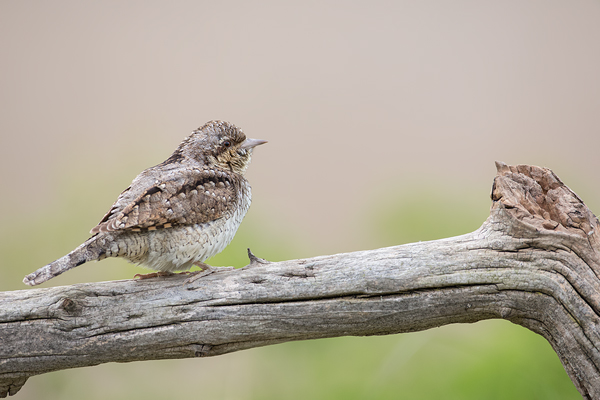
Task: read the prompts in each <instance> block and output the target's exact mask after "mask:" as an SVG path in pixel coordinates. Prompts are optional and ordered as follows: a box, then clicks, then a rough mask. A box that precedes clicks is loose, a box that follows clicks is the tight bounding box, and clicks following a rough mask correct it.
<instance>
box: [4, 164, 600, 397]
mask: <svg viewBox="0 0 600 400" xmlns="http://www.w3.org/2000/svg"><path fill="white" fill-rule="evenodd" d="M497 168H498V174H497V176H496V178H495V180H494V185H493V188H492V201H493V204H492V209H491V212H490V216H489V218H488V219H487V220H486V221H485V222H484V223H483V225H482V226H481V228H479V229H478V230H476V231H475V232H472V233H469V234H466V235H463V236H458V237H452V238H448V239H442V240H435V241H430V242H420V243H413V244H407V245H402V246H394V247H388V248H382V249H377V250H370V251H360V252H354V253H346V254H336V255H331V256H322V257H314V258H309V259H302V260H291V261H283V262H277V263H269V262H265V261H264V260H260V259H257V258H255V257H253V256H251V263H250V265H249V266H248V267H245V268H243V269H241V270H233V271H231V270H225V271H218V272H215V273H213V274H211V275H208V276H205V277H203V278H202V279H199V280H197V281H195V282H192V283H189V284H184V280H185V279H186V277H185V276H173V277H168V278H158V279H149V280H144V281H133V280H127V281H115V282H103V283H88V284H78V285H72V286H65V287H54V288H46V289H30V290H22V291H14V292H3V293H0V302H1V304H2V308H1V309H0V343H1V346H0V397H5V396H6V395H8V394H11V395H12V394H15V393H16V392H17V391H18V390H19V389H20V388H21V386H23V384H24V383H25V381H26V380H27V378H28V377H30V376H33V375H37V374H42V373H45V372H50V371H55V370H60V369H66V368H76V367H83V366H90V365H97V364H101V363H105V362H130V361H141V360H154V359H164V358H185V357H206V356H215V355H219V354H224V353H229V352H233V351H238V350H243V349H248V348H252V347H258V346H265V345H269V344H275V343H281V342H286V341H292V340H306V339H316V338H324V337H335V336H345V335H354V336H362V335H386V334H393V333H400V332H414V331H420V330H424V329H428V328H432V327H436V326H441V325H446V324H450V323H459V322H476V321H480V320H484V319H490V318H501V319H506V320H509V321H511V322H513V323H515V324H519V325H522V326H524V327H526V328H528V329H530V330H532V331H534V332H536V333H538V334H540V335H542V336H544V337H545V338H546V339H547V340H548V341H549V342H550V344H551V345H552V347H553V348H554V350H555V351H556V353H557V354H558V356H559V358H560V360H561V362H562V363H563V366H564V367H565V370H566V371H567V373H568V374H569V376H570V377H571V380H572V381H573V383H574V384H575V386H576V387H577V389H578V390H579V392H580V393H581V394H582V396H584V397H585V398H589V399H600V373H599V369H600V352H599V348H600V329H599V326H600V325H599V322H600V319H599V315H600V281H599V279H598V277H599V274H600V264H599V263H600V257H599V250H600V246H599V235H598V220H597V218H596V217H595V216H594V214H592V212H591V211H590V210H589V209H588V208H587V207H586V206H585V204H584V203H583V201H582V200H581V199H579V197H578V196H577V195H576V194H575V193H573V192H572V191H571V190H570V189H569V188H568V187H567V186H565V185H564V184H563V183H562V182H561V181H560V179H558V177H557V176H556V175H555V174H554V173H553V172H552V171H550V170H549V169H546V168H540V167H533V166H525V165H520V166H507V165H505V164H502V163H497Z"/></svg>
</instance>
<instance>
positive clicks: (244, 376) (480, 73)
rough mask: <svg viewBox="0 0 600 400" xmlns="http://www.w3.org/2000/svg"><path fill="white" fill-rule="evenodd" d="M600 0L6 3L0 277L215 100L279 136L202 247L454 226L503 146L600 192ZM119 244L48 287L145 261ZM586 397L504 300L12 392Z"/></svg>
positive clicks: (480, 201) (379, 242) (99, 212)
mask: <svg viewBox="0 0 600 400" xmlns="http://www.w3.org/2000/svg"><path fill="white" fill-rule="evenodd" d="M598 21H600V2H598V1H597V0H573V1H569V2H567V1H555V0H507V1H502V2H498V1H489V0H484V1H481V0H455V1H452V2H450V1H445V0H423V1H404V0H400V1H369V2H366V1H364V2H358V1H327V0H326V1H323V0H321V1H310V0H308V1H303V2H279V1H252V2H248V1H235V0H234V1H169V2H166V1H109V0H103V1H87V2H80V1H62V0H55V1H52V2H45V1H26V0H24V1H8V0H5V1H2V2H0V52H1V53H0V54H1V59H2V62H1V63H0V72H1V73H0V107H1V110H2V111H1V115H2V117H1V118H0V166H1V169H2V174H1V177H0V183H1V188H2V189H1V193H2V195H1V196H0V210H1V211H0V255H1V258H0V290H3V291H6V290H23V289H26V288H25V286H24V285H23V284H22V283H21V280H22V278H23V276H24V275H25V274H27V273H29V272H31V271H33V270H35V269H37V268H38V267H41V266H43V265H44V264H47V263H48V262H50V261H52V260H54V259H57V258H59V257H60V256H62V255H64V254H66V253H68V252H69V251H71V250H72V249H73V248H75V247H76V246H77V245H79V244H80V243H81V242H83V241H84V240H85V239H87V238H88V232H89V230H90V229H91V228H92V227H93V226H95V225H96V223H98V222H99V220H100V219H101V218H102V217H103V215H104V214H105V212H106V211H107V210H108V209H109V207H110V206H111V204H112V203H113V201H114V200H115V199H116V197H117V196H118V194H119V193H120V192H121V191H122V190H123V189H125V188H126V187H127V186H128V184H129V183H130V182H131V180H132V179H133V178H134V177H135V176H136V175H137V174H138V173H139V172H140V171H142V170H143V169H145V168H147V167H150V166H152V165H155V164H157V163H159V162H161V161H163V160H164V159H166V158H167V157H168V156H169V155H170V154H171V152H172V151H173V150H174V149H175V148H176V146H177V145H178V144H179V142H180V141H181V140H182V139H183V138H184V137H186V136H187V135H188V134H189V133H190V132H191V131H192V130H193V129H195V128H197V127H199V126H200V125H202V124H204V123H205V122H206V121H208V120H212V119H224V120H227V121H230V122H233V123H235V124H236V125H238V126H240V127H242V128H243V129H244V131H245V132H246V134H247V135H248V136H249V137H254V138H260V139H267V140H268V141H269V143H268V144H267V145H265V146H261V147H260V148H257V149H256V151H255V153H254V160H253V162H252V165H251V166H250V168H249V171H248V179H249V181H250V182H251V184H252V186H253V200H254V202H253V204H252V207H251V209H250V212H249V213H248V216H247V217H246V220H245V221H244V223H243V224H242V226H241V228H240V230H239V232H238V235H237V236H236V238H235V239H234V242H233V243H232V244H231V245H230V246H229V247H228V248H227V249H226V250H225V251H224V252H223V253H222V254H220V255H218V256H216V257H214V258H213V259H212V260H209V263H210V264H213V265H234V266H236V267H241V266H243V265H245V264H246V263H247V259H246V254H245V249H246V247H250V248H251V249H252V250H253V252H254V253H255V254H257V255H258V256H260V257H263V258H267V259H269V260H272V261H277V260H284V259H292V258H303V257H310V256H316V255H323V254H333V253H338V252H348V251H355V250H363V249H371V248H378V247H384V246H390V245H395V244H402V243H406V242H412V241H419V240H431V239H437V238H441V237H447V236H454V235H459V234H463V233H467V232H470V231H473V230H475V229H477V228H478V227H479V226H480V225H481V223H482V222H483V221H484V220H485V218H486V217H487V215H488V210H489V207H490V200H489V193H490V189H491V184H492V180H493V177H494V176H495V167H494V161H495V160H501V161H504V162H506V163H508V164H534V165H540V166H545V167H549V168H551V169H553V170H554V171H555V172H556V173H557V174H558V176H559V177H560V178H561V179H562V180H563V181H564V182H565V183H566V184H567V185H569V186H570V187H571V188H572V189H573V190H574V191H575V192H576V193H578V194H579V195H580V197H581V198H583V199H584V201H585V202H586V203H587V204H588V206H589V207H590V208H591V209H592V211H595V212H598V210H600V186H599V185H598V171H599V167H600V157H599V156H598V149H599V146H600V112H599V111H598V110H600V74H599V72H598V71H600V46H599V43H600V24H599V23H598ZM138 272H144V270H142V269H140V268H139V267H135V266H132V265H129V264H127V263H126V262H125V261H121V260H115V259H112V260H105V261H102V262H101V263H90V264H85V265H83V266H81V267H78V268H76V269H74V270H72V271H70V272H68V273H66V274H64V275H62V276H60V277H58V278H56V279H53V280H51V281H50V282H48V283H46V284H45V285H43V286H46V287H47V286H57V285H68V284H74V283H77V282H90V281H106V280H115V279H127V278H131V277H132V276H133V275H134V274H135V273H138ZM167 396H168V397H171V398H198V397H202V398H206V399H389V398H402V399H429V398H435V399H438V398H444V399H481V398H485V399H505V398H506V399H515V398H519V399H568V398H572V399H577V398H580V396H579V394H578V393H577V391H576V390H575V389H574V387H573V385H572V384H571V382H570V380H569V378H568V376H567V375H566V373H565V372H564V370H563V368H562V366H561V364H560V362H559V360H558V358H557V356H556V355H555V354H554V352H553V351H552V349H551V347H550V346H549V344H548V343H547V342H546V341H545V340H544V339H543V338H541V337H539V336H537V335H535V334H533V333H531V332H529V331H527V330H525V329H523V328H521V327H519V326H516V325H512V324H510V323H509V322H506V321H484V322H479V323H476V324H471V325H452V326H447V327H442V328H438V329H432V330H429V331H426V332H418V333H411V334H403V335H392V336H385V337H369V338H353V337H347V338H336V339H326V340H316V341H308V342H297V343H287V344H282V345H277V346H271V347H266V348H260V349H253V350H248V351H243V352H239V353H234V354H230V355H226V356H221V357H215V358H209V359H194V360H169V361H151V362H138V363H132V364H108V365H101V366H97V367H90V368H83V369H76V370H68V371H61V372H56V373H51V374H46V375H42V376H38V377H33V378H31V379H30V380H29V382H28V383H27V384H26V385H25V386H24V388H23V389H22V390H21V392H20V393H19V394H18V398H21V399H39V398H45V399H79V398H83V397H85V398H88V399H101V398H102V399H104V398H112V399H142V398H143V399H162V398H165V397H167Z"/></svg>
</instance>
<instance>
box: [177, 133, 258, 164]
mask: <svg viewBox="0 0 600 400" xmlns="http://www.w3.org/2000/svg"><path fill="white" fill-rule="evenodd" d="M264 143H267V141H266V140H261V139H250V138H246V135H245V134H244V132H243V131H242V130H241V129H240V128H238V127H237V126H235V125H233V124H230V123H229V122H225V121H210V122H207V123H206V124H204V125H203V126H201V127H200V128H198V129H197V130H195V131H194V132H192V134H191V135H190V136H189V137H188V138H187V139H185V140H184V141H183V142H182V143H181V145H180V147H179V148H178V149H177V150H178V151H179V153H180V154H181V155H183V156H185V157H188V158H191V159H194V160H196V161H198V162H201V163H205V164H209V165H215V166H217V167H220V168H223V169H227V170H230V171H232V172H235V173H238V174H241V175H243V174H244V173H245V172H246V169H247V168H248V164H250V159H251V157H252V149H253V148H254V147H256V146H258V145H261V144H264Z"/></svg>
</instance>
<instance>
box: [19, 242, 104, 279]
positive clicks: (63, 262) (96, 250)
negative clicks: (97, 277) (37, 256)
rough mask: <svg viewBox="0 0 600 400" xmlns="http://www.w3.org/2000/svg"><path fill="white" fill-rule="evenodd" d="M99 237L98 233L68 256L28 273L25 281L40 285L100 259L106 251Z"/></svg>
mask: <svg viewBox="0 0 600 400" xmlns="http://www.w3.org/2000/svg"><path fill="white" fill-rule="evenodd" d="M97 238H98V235H94V236H92V237H91V238H89V239H88V240H86V241H85V242H84V243H83V244H82V245H81V246H79V247H77V248H76V249H75V250H73V251H72V252H70V253H69V254H67V255H66V256H64V257H61V258H59V259H58V260H56V261H53V262H51V263H50V264H48V265H45V266H43V267H42V268H40V269H38V270H37V271H35V272H32V273H31V274H29V275H27V276H26V277H25V278H23V283H24V284H26V285H29V286H35V285H39V284H40V283H44V282H46V281H47V280H49V279H52V278H54V277H55V276H58V275H60V274H62V273H63V272H65V271H68V270H70V269H71V268H75V267H77V266H79V265H81V264H83V263H86V262H88V261H94V260H98V259H100V258H101V257H102V256H103V255H104V251H103V250H102V248H101V247H100V246H99V245H98V243H97Z"/></svg>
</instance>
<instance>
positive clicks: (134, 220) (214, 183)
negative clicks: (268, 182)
mask: <svg viewBox="0 0 600 400" xmlns="http://www.w3.org/2000/svg"><path fill="white" fill-rule="evenodd" d="M263 143H265V141H264V140H256V139H246V136H245V135H244V133H243V132H242V130H241V129H239V128H237V127H236V126H234V125H232V124H229V123H227V122H224V121H211V122H209V123H207V124H205V125H204V126H202V127H201V128H199V129H198V130H196V131H194V132H193V133H192V134H191V135H190V136H189V137H187V138H186V139H185V140H184V141H183V142H182V143H181V144H180V145H179V147H178V148H177V149H176V150H175V152H174V153H173V154H172V155H171V156H170V157H169V158H168V159H167V160H166V161H164V162H162V163H161V164H158V165H156V166H154V167H151V168H148V169H147V170H145V171H143V172H142V173H140V174H139V175H138V176H137V177H136V178H135V179H134V180H133V182H132V183H131V185H130V186H129V187H128V188H127V189H125V190H124V191H123V192H122V193H121V195H120V196H119V197H118V198H117V201H116V202H115V203H114V204H113V206H112V207H111V208H110V210H109V211H108V213H106V215H105V216H104V218H102V220H101V221H100V223H99V224H98V225H97V226H96V227H94V228H93V229H92V230H91V233H92V234H94V236H92V237H91V238H90V239H88V240H87V241H86V242H84V243H83V244H82V245H81V246H79V247H78V248H77V249H75V250H73V251H72V252H71V253H69V254H67V255H66V256H64V257H62V258H60V259H58V260H56V261H54V262H53V263H50V264H48V265H46V266H44V267H42V268H40V269H38V270H37V271H35V272H33V273H31V274H29V275H27V276H26V277H25V279H24V280H23V282H24V283H26V284H28V285H37V284H40V283H42V282H45V281H47V280H48V279H51V278H53V277H54V276H56V275H59V274H61V273H63V272H65V271H67V270H68V269H71V268H73V267H76V266H78V265H81V264H83V263H85V262H88V261H92V260H100V259H103V258H106V257H123V258H126V259H127V260H129V261H131V262H133V263H139V264H142V265H144V266H147V267H148V268H151V269H154V270H157V271H162V272H172V271H184V270H188V269H189V268H190V267H191V266H192V265H193V264H194V263H201V262H203V261H204V260H206V259H207V258H209V257H212V256H213V255H215V254H217V253H219V252H221V251H222V250H223V249H224V248H225V247H226V246H227V245H228V244H229V242H230V241H231V240H232V239H233V236H234V235H235V232H236V231H237V228H238V227H239V225H240V223H241V222H242V219H243V218H244V216H245V214H246V212H247V211H248V208H249V207H250V202H251V193H250V185H249V184H248V181H247V180H246V179H245V178H244V173H245V171H246V168H247V167H248V164H249V163H250V159H251V155H252V149H253V148H254V147H255V146H257V145H260V144H263Z"/></svg>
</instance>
